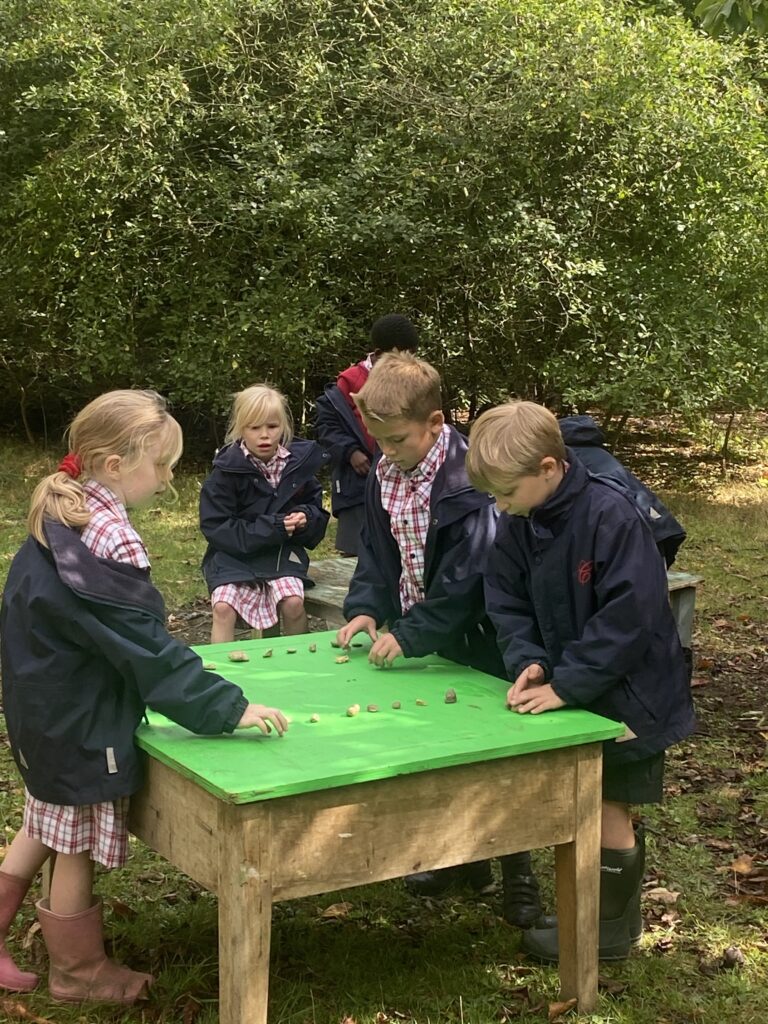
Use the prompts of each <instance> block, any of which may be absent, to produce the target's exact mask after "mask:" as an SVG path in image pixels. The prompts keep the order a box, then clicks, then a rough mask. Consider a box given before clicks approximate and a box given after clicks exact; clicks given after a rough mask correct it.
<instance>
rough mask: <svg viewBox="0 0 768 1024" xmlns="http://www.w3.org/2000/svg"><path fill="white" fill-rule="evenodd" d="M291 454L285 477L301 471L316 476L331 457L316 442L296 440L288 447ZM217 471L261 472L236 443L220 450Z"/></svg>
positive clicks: (217, 456)
mask: <svg viewBox="0 0 768 1024" xmlns="http://www.w3.org/2000/svg"><path fill="white" fill-rule="evenodd" d="M286 447H287V448H288V450H289V451H290V453H291V458H290V459H289V460H288V462H287V464H286V467H285V474H284V475H285V476H287V475H289V474H290V473H295V472H297V471H298V470H299V469H301V470H303V471H304V472H306V473H308V475H309V476H314V475H315V474H316V473H317V471H318V470H319V469H320V467H321V466H322V465H323V464H324V463H326V462H328V460H329V459H330V455H329V454H328V452H324V451H323V450H322V448H321V447H320V445H319V444H318V443H317V442H316V441H302V440H300V439H296V440H294V441H291V443H290V444H289V445H287V446H286ZM213 464H214V466H215V467H216V469H221V470H223V471H224V472H225V473H244V474H246V475H249V476H253V475H254V473H258V472H259V470H258V469H256V467H255V466H254V465H253V464H252V463H251V462H250V461H249V459H247V458H246V457H245V455H243V452H242V450H241V448H240V445H239V444H237V442H236V441H232V442H231V443H230V444H228V445H225V446H224V447H223V448H220V449H219V450H218V451H217V452H216V455H215V456H214V458H213Z"/></svg>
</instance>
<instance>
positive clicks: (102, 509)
mask: <svg viewBox="0 0 768 1024" xmlns="http://www.w3.org/2000/svg"><path fill="white" fill-rule="evenodd" d="M84 490H85V501H86V504H87V506H88V508H89V509H90V511H91V521H90V522H89V523H88V525H87V526H86V527H85V529H84V530H83V532H82V534H81V539H82V541H83V543H84V544H85V545H86V547H87V548H88V550H89V551H92V552H93V554H94V555H97V556H98V557H100V558H112V559H114V560H115V561H116V562H128V563H130V564H131V565H135V566H136V567H137V568H139V569H147V568H149V558H148V557H147V549H146V548H145V547H144V544H143V543H142V540H141V537H140V536H139V535H138V533H136V531H135V530H134V528H133V527H132V526H131V524H130V522H129V520H128V515H127V513H126V511H125V506H124V505H123V504H122V502H120V501H119V500H118V499H117V498H116V497H115V495H114V494H113V493H112V492H111V491H110V490H108V489H107V488H106V487H103V486H102V485H101V484H99V483H96V481H95V480H89V481H87V482H86V483H85V484H84ZM127 819H128V797H120V798H119V799H117V800H107V801H105V802H104V803H100V804H82V805H74V806H72V805H63V804H49V803H46V802H45V801H44V800H38V799H37V798H36V797H34V796H32V795H31V794H30V793H27V795H26V802H25V805H24V831H25V832H26V834H27V835H28V836H29V837H30V839H39V840H40V842H42V843H44V844H45V845H46V846H47V847H48V848H49V849H51V850H55V851H56V852H57V853H70V854H72V853H83V852H84V851H85V850H89V851H90V854H91V860H95V861H98V863H99V864H103V865H104V867H106V868H118V867H121V866H122V865H123V864H125V861H126V859H127V856H128V826H127Z"/></svg>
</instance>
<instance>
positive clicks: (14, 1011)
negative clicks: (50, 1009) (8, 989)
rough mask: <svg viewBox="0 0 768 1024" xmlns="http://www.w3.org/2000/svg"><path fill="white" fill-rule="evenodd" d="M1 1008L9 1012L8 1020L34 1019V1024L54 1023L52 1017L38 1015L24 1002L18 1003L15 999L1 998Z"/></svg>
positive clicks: (4, 1011)
mask: <svg viewBox="0 0 768 1024" xmlns="http://www.w3.org/2000/svg"><path fill="white" fill-rule="evenodd" d="M0 1010H2V1011H3V1013H7V1014H8V1016H7V1018H5V1019H6V1020H28V1021H32V1024H53V1022H52V1021H51V1018H50V1017H38V1016H37V1014H36V1013H32V1011H31V1010H28V1009H27V1008H26V1006H24V1004H23V1003H17V1002H16V1001H15V1000H14V999H0Z"/></svg>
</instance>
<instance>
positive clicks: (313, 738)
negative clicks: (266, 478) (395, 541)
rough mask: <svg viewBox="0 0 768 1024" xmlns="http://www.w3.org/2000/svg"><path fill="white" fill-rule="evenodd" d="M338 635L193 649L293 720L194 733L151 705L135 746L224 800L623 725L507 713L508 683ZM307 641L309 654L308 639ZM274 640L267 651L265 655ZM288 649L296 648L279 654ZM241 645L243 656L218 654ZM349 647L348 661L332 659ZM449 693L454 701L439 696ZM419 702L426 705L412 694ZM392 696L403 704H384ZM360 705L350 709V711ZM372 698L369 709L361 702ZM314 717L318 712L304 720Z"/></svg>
mask: <svg viewBox="0 0 768 1024" xmlns="http://www.w3.org/2000/svg"><path fill="white" fill-rule="evenodd" d="M335 635H336V634H335V631H332V632H326V633H311V634H306V635H303V636H297V637H279V638H275V639H271V640H249V641H245V642H240V643H231V644H215V645H209V646H205V647H196V648H195V650H196V651H197V653H198V654H199V655H200V656H201V657H202V659H203V661H205V662H213V663H215V665H216V671H217V672H219V673H220V674H221V675H223V676H225V677H226V678H228V679H231V680H232V681H233V682H236V683H238V684H239V685H240V686H241V687H242V688H243V690H244V692H245V694H246V696H247V697H248V699H249V700H251V701H254V702H257V703H260V704H267V705H270V706H272V707H279V708H280V709H281V710H282V711H283V712H284V713H285V714H286V715H287V716H288V717H289V718H290V719H291V725H290V727H289V729H288V732H287V733H286V735H285V736H283V737H282V738H281V737H278V736H276V735H275V734H274V733H273V734H272V735H271V736H268V737H265V736H262V734H261V733H259V732H258V730H256V729H250V730H240V731H237V732H235V733H233V734H232V735H230V736H221V737H202V736H195V735H193V734H192V733H190V732H188V731H187V730H186V729H183V728H182V727H181V726H178V725H175V724H173V723H172V722H170V721H168V719H166V718H164V717H163V716H162V715H158V714H155V713H154V712H149V725H146V724H144V725H142V726H140V727H139V730H138V732H137V740H138V744H139V746H140V747H141V748H142V749H144V750H146V751H147V752H148V753H150V754H151V755H152V756H153V757H155V758H157V759H158V760H159V761H162V762H163V763H164V764H167V765H170V766H171V767H173V768H174V769H175V770H176V771H178V772H179V773H180V774H181V775H184V776H186V777H188V778H190V779H194V781H195V782H197V783H198V784H199V785H200V786H201V787H202V788H203V789H205V790H207V791H208V792H210V793H213V794H214V795H215V796H217V797H219V798H221V799H223V800H227V801H229V802H232V803H252V802H254V801H259V800H271V799H274V798H276V797H281V796H289V795H292V794H297V793H307V792H311V791H313V790H319V789H332V788H333V787H335V786H344V785H348V784H350V783H354V782H369V781H371V780H373V779H384V778H391V777H392V776H395V775H404V774H410V773H412V772H421V771H427V770H429V769H432V768H442V767H445V766H447V765H458V764H469V763H472V762H476V761H490V760H494V759H495V758H500V757H508V756H510V755H515V754H529V753H532V752H534V751H539V750H550V749H555V748H557V747H569V746H575V745H577V744H581V743H591V742H594V741H599V740H607V739H611V738H613V737H615V736H618V735H620V734H621V733H622V732H623V726H621V725H618V724H617V723H616V722H611V721H608V720H607V719H605V718H600V717H598V716H597V715H593V714H591V713H589V712H588V711H579V710H575V709H563V710H561V711H554V712H548V713H545V714H542V715H537V716H535V717H534V716H532V715H519V714H516V713H514V712H512V711H508V710H507V709H506V708H505V706H504V702H505V696H506V691H507V687H508V684H506V683H504V681H503V680H500V679H495V678H494V677H493V676H488V675H485V674H483V673H481V672H476V671H474V670H473V669H469V668H464V667H463V666H461V665H456V664H455V663H453V662H450V661H445V660H444V659H443V658H438V657H437V656H436V655H435V656H432V657H428V658H409V659H407V660H406V659H399V660H398V661H397V662H395V664H394V666H393V667H392V668H389V669H379V668H375V667H374V666H373V665H370V664H369V663H368V647H369V646H370V643H369V641H368V640H367V638H366V639H365V640H364V641H363V639H362V637H356V638H355V644H357V643H361V644H362V646H354V645H353V646H352V647H351V648H350V650H349V651H348V652H343V651H340V650H339V649H338V648H334V647H332V646H331V640H332V639H334V638H335ZM310 644H316V645H317V651H316V652H315V653H311V652H310V651H309V645H310ZM268 648H271V649H272V651H273V654H272V656H271V657H270V658H268V659H265V658H264V657H263V654H264V652H265V651H266V650H267V649H268ZM292 648H295V650H296V653H295V654H289V653H288V650H289V649H292ZM232 650H242V651H246V652H247V653H248V655H249V657H250V660H249V661H248V662H243V663H237V662H231V661H229V660H228V658H227V653H228V652H229V651H232ZM344 653H348V655H349V661H348V662H347V663H345V664H337V662H336V658H337V657H339V656H341V655H343V654H344ZM449 688H453V689H454V690H455V691H456V695H457V702H456V703H455V704H446V703H445V699H444V698H445V692H446V690H448V689H449ZM417 700H418V701H423V702H425V703H424V704H417V703H416V702H417ZM394 701H400V702H401V705H402V706H401V708H400V709H399V710H395V709H393V708H392V703H393V702H394ZM353 704H359V705H360V712H359V714H357V715H356V716H355V717H352V718H350V717H348V716H347V713H346V712H347V708H348V707H350V706H351V705H353ZM369 704H375V705H378V707H379V711H378V712H369V711H367V710H366V708H367V706H368V705H369ZM313 714H317V715H319V716H320V720H319V721H318V722H316V723H312V722H310V716H311V715H313Z"/></svg>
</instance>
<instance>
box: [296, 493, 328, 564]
mask: <svg viewBox="0 0 768 1024" xmlns="http://www.w3.org/2000/svg"><path fill="white" fill-rule="evenodd" d="M301 498H302V500H301V504H299V505H297V506H296V508H295V509H294V510H293V511H295V512H303V513H304V515H305V516H306V517H307V525H306V526H305V527H304V529H303V530H300V531H299V532H298V533H297V534H296V536H295V539H296V540H297V541H298V542H299V543H300V544H301V545H302V547H305V548H309V549H310V550H311V549H312V548H316V547H317V545H318V544H319V543H320V541H321V540H322V539H323V537H325V531H326V529H327V528H328V520H329V518H330V513H328V512H326V510H325V509H324V508H323V488H322V487H321V486H320V481H319V480H318V479H317V478H316V477H314V476H313V477H312V479H311V480H308V481H307V483H306V484H305V485H304V490H303V491H302V493H301Z"/></svg>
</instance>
